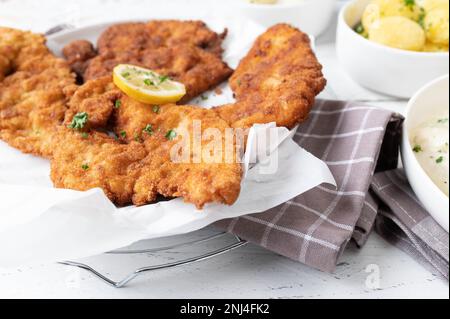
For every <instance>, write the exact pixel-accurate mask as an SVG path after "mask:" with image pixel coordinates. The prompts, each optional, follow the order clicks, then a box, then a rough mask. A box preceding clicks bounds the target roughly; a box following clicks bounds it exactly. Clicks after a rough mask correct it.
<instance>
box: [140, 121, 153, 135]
mask: <svg viewBox="0 0 450 319" xmlns="http://www.w3.org/2000/svg"><path fill="white" fill-rule="evenodd" d="M142 131H143V132H145V133H147V134H148V135H153V126H152V125H151V124H147V126H146V127H145V128H144V129H143V130H142Z"/></svg>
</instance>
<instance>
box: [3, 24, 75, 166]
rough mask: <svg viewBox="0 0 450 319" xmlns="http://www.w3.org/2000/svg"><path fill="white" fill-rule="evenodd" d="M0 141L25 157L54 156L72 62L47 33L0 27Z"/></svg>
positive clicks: (72, 80)
mask: <svg viewBox="0 0 450 319" xmlns="http://www.w3.org/2000/svg"><path fill="white" fill-rule="evenodd" d="M0 61H2V62H0V65H1V66H0V72H1V73H0V74H1V76H0V79H1V81H0V139H2V140H4V141H5V142H7V143H9V144H10V145H11V146H13V147H15V148H18V149H19V150H21V151H23V152H25V153H32V154H35V155H39V156H44V157H50V156H51V153H52V149H53V145H52V134H53V133H52V132H53V131H54V129H55V127H56V126H57V125H59V124H60V123H61V122H62V120H63V119H64V115H65V112H66V105H65V103H66V95H65V93H64V89H65V87H67V86H69V85H72V84H73V83H75V77H74V75H73V74H72V73H71V71H70V67H69V66H68V64H67V63H66V62H65V61H64V60H62V59H58V58H56V57H55V56H54V55H53V54H52V53H50V51H49V50H48V49H47V47H46V46H45V38H44V37H43V36H42V35H37V34H32V33H30V32H22V31H19V30H14V29H9V28H0Z"/></svg>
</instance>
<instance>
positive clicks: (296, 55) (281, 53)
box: [216, 24, 326, 128]
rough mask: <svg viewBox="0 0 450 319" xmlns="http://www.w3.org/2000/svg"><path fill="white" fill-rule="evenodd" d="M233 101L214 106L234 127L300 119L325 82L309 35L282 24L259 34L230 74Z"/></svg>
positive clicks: (290, 123)
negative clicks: (234, 101)
mask: <svg viewBox="0 0 450 319" xmlns="http://www.w3.org/2000/svg"><path fill="white" fill-rule="evenodd" d="M229 83H230V86H231V89H232V90H233V92H234V93H235V97H236V101H237V102H236V103H235V104H230V105H225V106H221V107H218V108H216V110H217V112H219V115H220V116H221V117H222V118H224V119H225V120H227V121H228V122H229V123H230V125H232V126H233V127H242V128H248V127H251V126H252V125H253V124H256V123H269V122H276V123H277V125H278V126H286V127H288V128H292V127H294V126H295V125H297V124H298V123H301V122H302V121H304V120H305V119H306V118H307V116H308V114H309V111H310V109H311V107H312V106H313V105H314V100H315V97H316V95H317V94H319V93H320V92H321V91H322V90H323V88H324V87H325V84H326V80H325V78H324V77H323V74H322V66H321V65H320V63H319V62H318V61H317V58H316V56H315V54H314V52H313V51H312V49H311V45H310V40H309V37H308V35H306V34H305V33H303V32H301V31H299V30H298V29H296V28H294V27H291V26H289V25H287V24H278V25H276V26H273V27H271V28H270V29H269V30H267V31H266V32H265V33H264V34H262V35H261V36H260V37H259V38H258V39H257V40H256V42H255V44H254V45H253V47H252V49H251V50H250V52H249V53H248V54H247V56H246V57H245V58H244V59H242V61H241V62H240V64H239V66H238V68H237V69H236V71H235V72H234V74H233V75H232V77H231V78H230V81H229Z"/></svg>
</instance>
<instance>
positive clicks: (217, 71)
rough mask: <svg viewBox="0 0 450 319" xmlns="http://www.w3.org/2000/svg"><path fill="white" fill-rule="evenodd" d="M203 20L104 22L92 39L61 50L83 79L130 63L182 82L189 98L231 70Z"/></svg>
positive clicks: (216, 36)
mask: <svg viewBox="0 0 450 319" xmlns="http://www.w3.org/2000/svg"><path fill="white" fill-rule="evenodd" d="M225 35H226V31H225V32H224V33H222V34H217V33H215V32H213V31H212V30H210V29H209V28H208V27H207V26H206V24H205V23H203V22H201V21H176V20H155V21H150V22H148V23H122V24H116V25H113V26H111V27H109V28H107V29H106V30H105V31H104V32H103V33H102V34H101V36H100V38H99V40H98V55H96V53H95V51H94V49H93V46H92V44H90V43H89V42H87V41H84V40H78V41H75V42H73V43H70V44H68V45H67V46H66V47H64V49H63V54H64V55H65V57H66V58H67V60H68V61H69V63H70V64H71V66H72V68H73V69H74V71H76V72H77V73H78V74H79V75H81V76H82V77H83V79H84V81H88V80H92V79H96V78H100V77H103V76H106V75H110V74H111V72H112V70H113V69H114V67H115V66H116V65H118V64H133V65H137V66H141V67H145V68H148V69H152V70H153V71H155V72H157V73H159V74H161V75H165V76H169V77H171V78H173V79H174V80H176V81H179V82H181V83H183V84H184V85H185V86H186V90H187V95H186V96H185V97H184V99H183V100H182V101H181V102H182V103H183V102H187V101H188V100H190V99H192V98H194V97H196V96H198V95H200V94H201V93H203V92H205V91H207V90H209V89H212V88H213V87H215V86H216V85H218V84H220V83H221V82H223V81H224V80H226V79H227V78H228V77H229V76H230V75H231V73H232V70H231V69H230V68H229V67H228V65H227V64H226V63H225V62H223V61H222V59H221V56H222V51H223V49H222V41H223V38H224V37H225Z"/></svg>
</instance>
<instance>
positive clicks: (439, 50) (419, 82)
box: [336, 0, 449, 98]
mask: <svg viewBox="0 0 450 319" xmlns="http://www.w3.org/2000/svg"><path fill="white" fill-rule="evenodd" d="M448 47H449V0H352V1H350V2H349V3H348V4H347V5H345V6H344V7H343V8H342V10H341V12H340V14H339V20H338V28H337V38H336V51H337V55H338V58H339V61H340V63H341V65H342V67H343V68H344V69H345V70H346V71H347V73H348V74H349V75H350V76H351V77H352V78H353V79H354V80H355V81H356V82H358V83H359V84H360V85H362V86H364V87H366V88H368V89H371V90H374V91H377V92H379V93H383V94H386V95H391V96H395V97H400V98H410V97H411V96H412V95H413V94H414V93H415V92H416V91H417V90H418V89H419V88H421V87H422V86H423V85H425V84H426V83H428V82H430V81H431V80H433V79H435V78H438V77H440V76H442V75H444V74H447V73H448V72H449V54H448Z"/></svg>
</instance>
